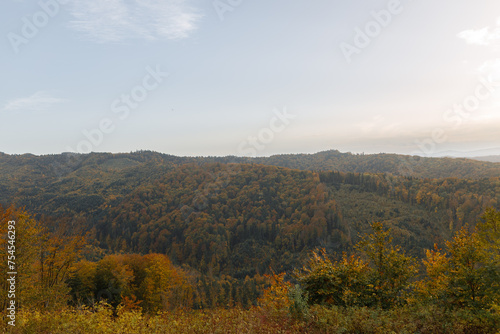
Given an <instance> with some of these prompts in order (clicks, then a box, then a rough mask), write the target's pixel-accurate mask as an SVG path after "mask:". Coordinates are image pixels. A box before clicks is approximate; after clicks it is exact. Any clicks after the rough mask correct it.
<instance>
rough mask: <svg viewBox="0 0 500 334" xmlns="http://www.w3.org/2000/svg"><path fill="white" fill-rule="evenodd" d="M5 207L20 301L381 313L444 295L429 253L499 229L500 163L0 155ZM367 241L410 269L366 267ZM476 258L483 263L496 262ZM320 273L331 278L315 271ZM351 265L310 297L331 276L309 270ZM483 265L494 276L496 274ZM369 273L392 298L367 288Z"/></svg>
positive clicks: (0, 198)
mask: <svg viewBox="0 0 500 334" xmlns="http://www.w3.org/2000/svg"><path fill="white" fill-rule="evenodd" d="M0 205H2V209H1V213H2V215H3V220H2V224H6V221H7V220H8V219H10V218H9V217H15V218H16V219H17V220H19V221H20V222H22V223H21V225H22V224H24V226H25V227H26V231H25V232H21V235H22V233H27V234H26V235H25V236H24V237H22V239H23V240H24V241H23V242H25V244H24V246H21V248H22V247H25V249H30V251H27V252H26V253H25V254H26V255H25V256H26V261H25V263H26V270H25V273H26V277H25V278H23V279H24V280H25V282H26V283H25V287H26V290H25V292H24V294H23V295H24V297H23V300H22V301H21V303H24V305H26V307H27V308H28V305H29V306H30V307H35V308H40V307H42V308H43V307H45V308H47V309H57V308H59V307H63V306H64V305H70V306H72V307H82V306H84V305H86V306H89V307H91V306H92V307H93V305H96V304H95V303H97V302H99V301H106V302H107V303H109V304H110V307H111V308H112V309H113V314H114V315H115V316H116V312H117V310H118V308H120V307H121V308H122V309H125V310H136V309H139V308H140V309H141V310H142V311H144V312H146V313H149V314H151V313H155V312H158V311H160V310H163V311H176V310H179V309H195V310H196V309H201V310H207V309H217V308H220V307H222V308H229V309H233V308H238V307H241V308H243V309H248V308H252V307H256V306H257V305H260V307H262V305H267V311H269V308H272V309H276V308H277V307H275V306H276V305H275V304H273V303H275V302H276V298H278V299H279V298H281V299H283V300H287V301H288V302H286V303H285V304H287V303H292V304H293V305H295V306H293V307H292V306H290V305H292V304H290V305H289V306H290V307H291V308H287V309H293V308H294V307H295V308H296V309H297V308H300V307H302V308H301V310H302V311H300V312H299V311H297V310H295V311H293V312H295V313H293V312H292V313H290V314H295V315H297V314H299V313H300V314H301V315H300V316H298V318H301V317H303V315H304V314H303V313H304V312H305V311H304V307H303V306H300V305H301V303H302V304H304V303H306V304H307V303H310V304H321V305H330V307H333V306H335V307H353V306H356V307H378V308H381V309H387V310H390V309H392V308H393V306H398V307H399V306H402V305H406V304H408V305H409V304H411V303H410V302H409V301H412V300H413V301H415V300H418V301H419V302H423V300H425V298H424V297H422V296H423V295H426V296H429V295H431V294H433V293H434V294H435V295H436V296H438V295H439V296H441V297H442V293H444V292H446V293H447V290H446V289H445V288H444V287H443V285H442V284H444V283H443V282H437V281H433V280H432V277H433V276H432V275H433V274H432V273H431V272H432V270H435V271H434V272H436V271H438V272H439V270H441V271H443V270H445V267H442V268H437V267H436V268H435V267H432V266H431V263H434V262H432V261H438V262H439V261H441V262H440V263H441V264H443V263H444V258H446V259H449V261H451V260H452V255H453V254H455V253H453V252H454V251H455V250H456V248H457V247H458V246H457V245H459V246H460V245H461V244H460V242H462V244H463V242H464V240H466V239H467V237H464V236H465V235H467V236H469V237H468V238H469V239H471V238H470V235H476V234H474V233H479V232H475V231H476V230H475V227H476V225H477V224H479V225H478V228H480V227H481V226H485V225H484V224H486V223H488V224H490V225H488V226H490V227H496V226H497V225H495V224H494V222H495V221H496V220H495V219H497V218H495V217H497V216H495V211H492V210H495V209H496V210H498V209H499V208H500V163H490V162H483V161H473V160H466V159H448V158H446V159H438V158H433V159H430V158H416V157H408V156H398V155H384V154H380V155H353V154H349V153H340V152H338V151H328V152H322V153H318V154H315V155H281V156H272V157H269V158H236V157H224V158H218V157H206V158H201V157H198V158H196V157H175V156H170V155H164V154H159V153H155V152H149V151H140V152H135V153H130V154H105V153H92V154H88V155H77V154H69V153H67V154H62V155H48V156H34V155H6V154H1V153H0ZM9 208H10V209H9ZM485 214H486V216H485ZM481 217H482V218H481ZM375 222H377V223H376V224H374V223H375ZM485 222H486V223H485ZM377 224H379V225H377ZM481 224H483V225H481ZM28 227H29V228H28ZM2 228H4V226H3V225H2ZM483 230H484V229H483ZM387 231H390V233H389V232H387ZM377 233H378V234H377ZM384 233H385V234H384ZM467 233H469V234H467ZM471 233H472V234H471ZM478 235H479V234H478ZM370 238H372V239H371V240H372V241H371V242H372V243H371V244H370V241H369V239H370ZM377 238H378V239H377ZM460 238H462V239H460ZM481 238H483V239H485V237H484V233H483V234H482V235H481ZM472 239H473V238H472ZM483 239H481V240H483ZM374 240H378V242H379V245H383V247H382V248H380V249H387V252H388V253H387V254H392V255H390V256H389V258H390V259H392V260H394V261H395V262H394V263H392V264H391V266H392V267H391V268H392V269H394V270H396V269H397V268H396V267H397V266H400V267H398V268H400V269H398V270H402V269H401V266H402V267H404V268H406V269H405V270H410V269H411V270H410V271H407V272H404V271H403V272H399V273H398V274H395V275H397V276H399V277H406V281H404V282H402V281H401V282H397V284H396V283H395V282H389V283H387V282H386V283H384V284H382V283H380V282H381V281H380V280H381V277H380V276H377V277H378V278H377V277H375V276H376V275H375V274H374V273H375V271H376V268H377V263H376V262H373V259H372V260H370V259H371V257H370V254H372V255H373V249H374V248H373V247H372V248H370V245H373V243H374V242H375V241H374ZM381 240H388V241H387V242H386V243H384V244H382V243H380V242H382V241H381ZM474 240H475V239H474ZM478 240H479V239H478ZM453 242H455V244H454V243H453ZM478 242H479V241H478ZM483 244H484V243H483ZM395 245H399V246H395ZM454 245H455V246H454ZM394 247H395V248H394ZM453 247H455V249H454V248H453ZM460 247H462V246H460ZM460 247H458V248H460ZM471 247H472V246H471ZM484 247H486V246H484ZM370 249H372V250H370ZM440 249H447V252H448V253H445V252H444V251H439V250H440ZM370 252H371V253H370ZM354 254H357V255H354ZM445 254H448V255H445ZM353 256H354V257H353ZM356 256H360V257H356ZM440 256H441V258H440ZM481 256H483V258H480V259H479V260H478V261H477V262H478V263H480V267H481V268H482V267H484V266H486V267H487V266H490V267H491V266H493V267H494V264H492V263H490V262H488V263H486V262H487V261H486V260H485V258H484V254H483V255H481ZM439 259H441V260H439ZM392 260H391V261H392ZM422 260H423V261H424V262H422ZM398 261H399V262H398ZM425 261H427V262H425ZM481 261H482V262H481ZM418 263H420V265H418ZM394 266H396V267H394ZM302 267H304V269H303V270H302V271H301V272H300V273H299V272H298V271H297V270H298V269H299V268H302ZM379 267H380V264H379ZM493 267H491V268H493ZM318 268H320V269H318ZM321 268H323V269H321ZM369 268H372V269H369ZM395 268H396V269H395ZM425 268H427V269H426V270H427V271H425V270H424V269H425ZM379 269H380V268H379ZM315 270H316V271H315ZM317 270H319V272H322V271H325V270H326V272H329V273H330V274H329V275H333V276H327V277H326V278H325V277H323V276H321V275H320V277H319V278H318V277H317V276H315V275H316V274H317V273H318V271H317ZM342 270H344V271H342ZM370 270H375V271H370ZM429 270H430V271H429ZM37 272H38V273H41V275H37V274H35V273H37ZM380 272H381V271H380V270H379V273H380ZM425 272H427V274H425ZM443 272H444V271H443ZM277 273H287V274H277ZM346 273H350V274H349V275H348V276H349V277H356V275H360V276H359V277H358V279H356V282H357V283H356V284H361V283H360V282H365V283H363V284H361V285H362V286H361V287H359V289H358V288H356V291H351V290H342V289H344V288H342V286H344V283H341V284H340V287H339V285H335V286H332V287H330V288H328V291H329V292H328V293H326V295H322V294H321V293H320V294H319V295H318V291H319V290H321V289H323V290H325V289H326V287H324V286H323V287H318V284H319V283H318V282H323V283H324V282H326V281H328V280H333V281H336V282H343V281H342V280H343V279H344V278H342V277H345V276H342V275H346ZM335 275H340V276H335ZM374 275H375V276H374ZM405 275H406V276H405ZM425 275H427V276H425ZM450 275H451V274H450ZM488 275H490V276H488V277H489V279H490V281H491V280H493V281H494V277H495V276H494V275H496V271H491V272H489V274H488ZM424 276H425V277H429V279H428V280H427V281H425V279H424V280H423V281H422V280H421V281H420V282H421V283H418V284H417V285H412V286H411V287H410V285H409V283H408V282H412V283H411V284H413V283H414V282H415V280H416V279H417V277H424ZM438 276H439V275H438ZM483 276H484V275H483ZM485 277H486V276H485ZM316 278H317V279H319V281H315V279H316ZM325 280H326V281H325ZM373 280H375V281H373ZM377 280H378V281H377ZM374 282H375V283H376V282H379V283H380V284H382V285H381V286H380V287H379V288H378V289H379V290H384V291H385V292H387V293H388V294H389V295H390V296H392V297H387V298H388V299H387V298H386V297H384V298H386V299H380V298H382V297H380V298H379V299H377V298H375V299H373V298H372V297H369V296H373V294H374V293H375V292H374V291H372V290H370V289H372V288H369V289H368V290H366V287H370V286H371V287H375V286H377V285H376V284H375V283H374ZM425 282H427V283H425ZM429 282H430V283H429ZM379 283H377V284H379ZM490 283H491V282H490ZM490 283H488V284H489V285H491V284H490ZM295 284H297V288H295ZM345 284H347V285H348V286H350V285H352V284H353V282H352V281H349V282H347V283H345ZM356 284H354V286H356ZM398 284H399V285H398ZM450 284H451V283H450ZM485 284H486V283H485ZM37 286H39V287H42V288H37ZM388 286H392V288H391V289H392V290H388ZM397 286H400V287H401V289H399V288H397V289H396V287H397ZM28 287H30V288H28ZM439 287H441V288H442V289H444V290H443V291H444V292H443V291H441V290H440V291H441V292H439V291H438V290H436V289H438V288H439ZM297 289H298V290H297ZM317 289H319V290H317ZM336 289H337V290H336ZM338 289H340V290H338ZM398 289H399V290H398ZM432 289H434V290H432ZM323 290H322V291H323ZM431 290H432V291H431ZM445 290H446V291H445ZM284 291H286V293H284ZM377 291H378V290H377ZM402 291H405V293H404V294H402ZM385 292H384V293H385ZM406 292H411V294H410V295H406ZM280 293H281V295H280ZM481 293H482V292H481ZM495 293H496V292H495ZM343 294H347V295H348V296H347V295H346V297H345V298H347V299H345V298H344V299H342V298H340V297H339V296H341V295H343ZM353 294H354V295H353ZM419 294H420V295H419ZM493 295H494V294H493ZM280 296H281V297H280ZM294 296H295V297H294ZM356 296H357V297H356ZM441 297H439V298H441ZM294 298H295V299H294ZM338 298H340V299H338ZM436 298H438V297H436ZM439 298H438V299H439ZM442 298H444V297H442ZM447 298H451V297H447ZM281 299H280V300H281ZM283 300H281V302H278V304H280V303H282V302H283ZM342 300H343V301H342ZM396 300H397V302H396ZM35 301H36V302H35ZM346 301H348V302H346ZM346 303H347V304H346ZM456 303H458V304H460V305H462V306H463V304H464V302H463V301H462V302H459V301H457V302H456ZM494 303H495V301H488V302H487V305H488V307H492V305H493V304H494ZM466 304H467V303H466ZM273 305H274V306H273ZM287 305H288V304H287ZM460 305H459V306H460ZM467 305H468V304H467ZM299 306H300V307H299ZM483 306H484V305H483ZM460 307H461V306H460ZM474 307H475V306H474ZM481 307H482V306H481ZM482 308H484V307H482ZM103 312H107V311H103ZM176 312H177V311H176ZM287 312H288V311H287ZM297 312H299V313H297ZM384 312H385V311H384ZM387 312H392V311H387ZM296 318H297V317H295V318H294V319H296ZM301 319H302V318H301Z"/></svg>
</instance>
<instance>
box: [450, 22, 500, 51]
mask: <svg viewBox="0 0 500 334" xmlns="http://www.w3.org/2000/svg"><path fill="white" fill-rule="evenodd" d="M457 37H458V38H461V39H464V40H465V41H466V42H467V43H468V44H473V45H482V46H490V45H493V44H497V43H498V42H499V41H500V18H499V19H498V20H497V26H496V27H494V28H490V27H485V28H482V29H477V30H474V29H470V30H465V31H462V32H461V33H459V34H458V35H457Z"/></svg>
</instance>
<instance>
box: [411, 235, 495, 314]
mask: <svg viewBox="0 0 500 334" xmlns="http://www.w3.org/2000/svg"><path fill="white" fill-rule="evenodd" d="M446 248H447V253H443V252H441V251H440V250H438V249H437V248H436V249H435V250H434V251H428V252H427V257H426V259H424V261H423V263H424V265H425V267H426V271H427V278H426V279H424V280H423V281H421V282H419V283H418V286H417V291H418V292H419V295H420V298H421V299H422V300H425V301H430V302H433V303H439V304H444V305H446V306H450V307H458V308H469V309H487V308H489V307H491V305H493V304H494V303H498V300H499V296H500V294H499V293H500V290H499V283H498V282H499V275H498V273H499V272H498V266H496V265H495V261H494V259H493V258H492V257H491V253H490V251H489V250H488V245H487V244H486V243H485V242H484V240H482V239H481V237H480V235H479V234H478V233H477V232H476V231H473V232H471V231H469V230H468V229H467V227H463V228H462V229H461V230H460V231H458V232H457V233H456V234H455V236H454V237H453V239H452V240H451V241H448V242H447V243H446Z"/></svg>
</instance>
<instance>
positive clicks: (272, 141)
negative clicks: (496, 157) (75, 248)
mask: <svg viewBox="0 0 500 334" xmlns="http://www.w3.org/2000/svg"><path fill="white" fill-rule="evenodd" d="M0 74H1V77H2V80H0V152H4V153H8V154H24V153H32V154H37V155H40V154H57V153H61V152H79V153H88V152H131V151H136V150H153V151H158V152H162V153H168V154H174V155H181V156H214V155H216V156H225V155H238V156H268V155H272V154H283V153H315V152H319V151H324V150H330V149H338V150H340V151H343V152H353V153H362V152H364V153H401V154H413V155H421V156H439V155H445V154H450V152H455V153H456V152H459V154H464V155H471V156H474V155H487V154H500V112H499V111H500V2H498V1H497V0H479V1H470V0H440V1H435V0H421V1H412V0H401V1H398V0H388V1H379V0H355V1H332V0H315V1H305V0H274V1H269V0H252V1H249V0H190V1H184V0H40V1H29V0H3V1H2V2H1V4H0ZM455 153H454V154H455Z"/></svg>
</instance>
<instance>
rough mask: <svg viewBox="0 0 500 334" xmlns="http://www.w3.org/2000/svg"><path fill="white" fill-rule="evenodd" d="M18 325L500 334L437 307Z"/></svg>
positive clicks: (26, 323)
mask: <svg viewBox="0 0 500 334" xmlns="http://www.w3.org/2000/svg"><path fill="white" fill-rule="evenodd" d="M16 324H17V326H16V327H15V328H12V327H10V326H9V327H8V328H6V327H4V328H2V332H4V333H13V334H17V333H33V334H35V333H36V334H45V333H47V334H49V333H50V334H52V333H53V334H59V333H60V334H63V333H64V334H73V333H82V334H83V333H85V334H87V333H89V334H93V333H96V334H97V333H103V334H107V333H109V334H121V333H123V334H142V333H144V334H146V333H148V334H149V333H221V334H222V333H238V334H239V333H263V334H264V333H273V334H274V333H373V334H378V333H380V334H382V333H384V334H385V333H421V334H431V333H444V334H446V333H450V334H451V333H453V334H462V333H464V334H465V333H498V332H499V331H500V313H498V312H489V311H480V312H474V313H473V312H471V311H468V310H455V311H446V310H445V309H443V308H438V307H437V306H427V307H417V306H413V307H409V306H406V307H399V308H394V309H391V310H381V309H371V308H366V307H351V308H344V307H332V308H327V307H324V306H313V307H312V308H311V309H310V310H309V312H308V313H307V317H302V318H300V319H295V318H293V317H291V316H290V315H289V314H282V315H281V316H278V315H276V314H274V315H269V314H266V312H264V311H263V310H262V309H258V308H252V309H250V310H242V309H238V308H233V309H228V310H226V309H218V310H209V311H191V312H175V313H170V312H169V313H163V314H157V315H152V316H148V315H144V314H142V313H140V312H138V311H123V310H120V311H119V312H118V314H117V315H116V316H113V312H112V309H111V308H110V307H109V306H107V305H104V304H102V305H100V306H98V307H96V309H94V310H91V309H82V310H75V309H66V310H63V311H60V312H46V313H40V312H23V313H20V314H19V316H18V319H17V323H16Z"/></svg>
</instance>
